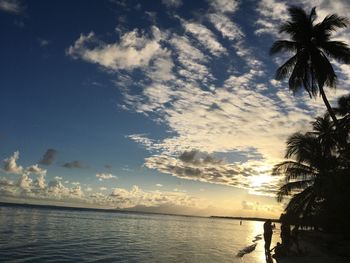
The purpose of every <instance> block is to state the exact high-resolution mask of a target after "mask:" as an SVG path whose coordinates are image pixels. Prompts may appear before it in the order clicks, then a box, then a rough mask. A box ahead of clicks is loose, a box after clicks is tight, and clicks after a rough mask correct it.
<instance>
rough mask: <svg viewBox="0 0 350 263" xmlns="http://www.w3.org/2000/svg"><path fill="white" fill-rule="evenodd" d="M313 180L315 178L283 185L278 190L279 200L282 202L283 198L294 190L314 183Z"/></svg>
mask: <svg viewBox="0 0 350 263" xmlns="http://www.w3.org/2000/svg"><path fill="white" fill-rule="evenodd" d="M313 182H314V181H313V180H302V181H295V182H290V183H286V184H284V185H282V186H281V187H280V189H279V190H278V192H277V201H278V202H281V201H282V200H283V198H284V197H285V196H288V195H290V194H291V192H292V191H295V190H302V189H305V188H307V187H309V186H310V185H312V184H313Z"/></svg>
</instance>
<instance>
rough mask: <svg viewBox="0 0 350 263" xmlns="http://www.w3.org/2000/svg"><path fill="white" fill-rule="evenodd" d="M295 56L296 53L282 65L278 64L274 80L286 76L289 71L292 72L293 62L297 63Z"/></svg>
mask: <svg viewBox="0 0 350 263" xmlns="http://www.w3.org/2000/svg"><path fill="white" fill-rule="evenodd" d="M297 57H298V55H297V54H296V55H294V56H293V57H291V58H290V59H288V60H287V61H286V62H285V63H284V64H283V65H282V66H280V67H279V68H278V69H277V71H276V76H275V79H276V80H282V79H284V78H286V77H287V76H288V75H289V74H290V72H292V70H293V68H294V66H295V64H296V63H297Z"/></svg>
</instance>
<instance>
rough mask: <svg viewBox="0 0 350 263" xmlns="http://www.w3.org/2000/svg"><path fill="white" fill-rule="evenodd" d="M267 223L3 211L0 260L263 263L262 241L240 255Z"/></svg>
mask: <svg viewBox="0 0 350 263" xmlns="http://www.w3.org/2000/svg"><path fill="white" fill-rule="evenodd" d="M262 224H263V223H262V222H254V221H243V224H242V225H240V224H239V221H237V220H228V219H213V218H199V217H186V216H170V215H154V214H139V213H105V212H94V211H74V210H73V211H72V210H56V209H52V210H51V209H38V208H25V207H23V208H22V207H2V206H0V261H1V262H142V263H143V262H152V263H153V262H191V263H192V262H200V263H204V262H210V263H212V262H249V263H258V262H259V263H263V262H266V261H265V256H264V252H263V251H264V248H263V243H264V242H263V240H262V239H261V240H257V241H256V244H257V245H256V248H255V250H254V251H252V252H251V253H248V254H245V255H244V256H243V257H237V256H236V255H237V253H238V252H239V251H240V250H242V249H243V248H245V247H247V246H250V245H252V244H253V240H254V239H255V237H256V236H258V235H259V234H262V233H263V226H262ZM275 236H278V234H276V235H275ZM257 239H259V236H258V238H257ZM274 241H275V240H274ZM274 243H275V242H273V244H274Z"/></svg>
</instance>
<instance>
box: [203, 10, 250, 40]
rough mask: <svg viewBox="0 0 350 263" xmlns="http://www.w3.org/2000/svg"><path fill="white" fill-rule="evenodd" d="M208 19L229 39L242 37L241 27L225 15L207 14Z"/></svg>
mask: <svg viewBox="0 0 350 263" xmlns="http://www.w3.org/2000/svg"><path fill="white" fill-rule="evenodd" d="M209 19H210V22H212V23H213V25H214V26H215V28H216V29H217V30H218V31H219V32H220V33H221V34H222V35H223V36H224V37H227V38H228V39H229V40H239V39H241V38H242V37H243V33H242V31H241V29H240V28H239V27H238V26H237V25H236V24H234V23H233V22H232V21H231V20H230V19H229V18H228V17H227V16H225V15H222V14H209Z"/></svg>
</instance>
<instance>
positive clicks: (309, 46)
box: [270, 6, 350, 127]
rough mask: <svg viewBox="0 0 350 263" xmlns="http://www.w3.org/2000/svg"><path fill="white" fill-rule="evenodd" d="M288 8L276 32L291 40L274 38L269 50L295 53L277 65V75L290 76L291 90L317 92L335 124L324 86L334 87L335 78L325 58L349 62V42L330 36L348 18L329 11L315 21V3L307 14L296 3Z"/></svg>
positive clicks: (280, 78) (336, 122) (277, 76)
mask: <svg viewBox="0 0 350 263" xmlns="http://www.w3.org/2000/svg"><path fill="white" fill-rule="evenodd" d="M288 11H289V14H290V17H291V19H290V21H287V22H285V23H284V24H282V25H281V26H280V30H279V32H280V33H287V34H288V35H289V36H290V40H278V41H276V42H275V43H274V44H273V45H272V47H271V49H270V54H271V55H273V54H276V53H279V52H282V51H289V52H293V53H294V55H293V56H292V57H291V58H290V59H288V60H287V61H286V62H285V63H284V64H283V65H282V66H280V67H279V68H278V69H277V71H276V79H277V80H282V79H285V78H287V77H288V76H289V89H290V90H291V91H293V92H294V93H295V92H296V91H298V90H300V89H301V88H304V89H305V90H306V91H307V92H308V94H309V96H310V97H315V96H316V95H317V94H320V95H321V96H322V99H323V102H324V104H325V105H326V107H327V110H328V113H329V115H330V116H331V118H332V120H333V122H334V124H335V125H336V126H337V127H338V121H337V118H336V116H335V114H334V111H333V109H332V107H331V105H330V104H329V101H328V99H327V96H326V94H325V91H324V87H325V86H328V87H330V88H335V84H336V78H337V76H336V74H335V72H334V69H333V67H332V65H331V63H330V61H329V60H328V58H333V59H336V60H338V61H340V62H343V63H350V48H349V47H348V45H346V44H345V43H344V42H341V41H332V40H331V36H332V32H333V31H336V30H337V29H338V28H345V27H346V26H347V25H348V24H349V20H348V19H347V18H345V17H340V16H338V15H336V14H332V15H328V16H326V17H325V18H324V19H323V21H322V22H320V23H317V24H315V23H314V21H315V19H316V8H315V7H314V8H312V10H311V12H310V14H306V12H305V11H304V10H303V9H302V8H300V7H295V6H291V7H289V8H288Z"/></svg>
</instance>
